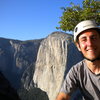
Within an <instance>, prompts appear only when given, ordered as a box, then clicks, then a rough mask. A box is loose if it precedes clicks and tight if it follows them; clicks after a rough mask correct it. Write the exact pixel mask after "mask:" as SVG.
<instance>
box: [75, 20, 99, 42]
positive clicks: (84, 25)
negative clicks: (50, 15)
mask: <svg viewBox="0 0 100 100" xmlns="http://www.w3.org/2000/svg"><path fill="white" fill-rule="evenodd" d="M91 28H96V29H100V27H98V26H97V24H96V23H95V21H93V20H85V21H82V22H80V23H79V24H77V25H76V27H75V28H74V42H76V41H77V36H78V35H79V34H80V33H81V32H83V31H85V30H87V29H91Z"/></svg>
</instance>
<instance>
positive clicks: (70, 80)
mask: <svg viewBox="0 0 100 100" xmlns="http://www.w3.org/2000/svg"><path fill="white" fill-rule="evenodd" d="M77 84H78V83H77V72H76V71H75V68H74V67H72V68H71V69H70V70H69V72H68V73H67V75H66V78H65V80H64V83H63V84H62V87H61V90H60V92H64V93H66V94H69V95H70V96H71V94H72V93H73V92H74V91H75V90H76V89H77Z"/></svg>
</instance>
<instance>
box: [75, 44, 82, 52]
mask: <svg viewBox="0 0 100 100" xmlns="http://www.w3.org/2000/svg"><path fill="white" fill-rule="evenodd" d="M75 44H76V47H77V48H78V50H79V51H81V48H80V44H79V43H75Z"/></svg>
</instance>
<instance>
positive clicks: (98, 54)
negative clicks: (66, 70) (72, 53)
mask: <svg viewBox="0 0 100 100" xmlns="http://www.w3.org/2000/svg"><path fill="white" fill-rule="evenodd" d="M78 40H79V42H78V43H77V44H76V45H77V47H78V49H79V51H81V52H82V54H83V56H84V57H85V58H86V59H88V60H90V61H93V60H95V59H97V58H100V35H99V33H98V32H97V31H96V30H94V29H89V30H86V31H84V32H82V33H81V34H80V36H79V38H78Z"/></svg>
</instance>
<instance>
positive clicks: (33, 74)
mask: <svg viewBox="0 0 100 100" xmlns="http://www.w3.org/2000/svg"><path fill="white" fill-rule="evenodd" d="M81 59H82V56H81V54H80V53H79V52H78V50H77V48H76V47H75V45H74V43H73V36H72V35H70V34H66V33H63V32H53V33H52V34H50V35H49V36H48V37H46V38H44V39H40V40H32V41H17V40H10V39H2V38H1V39H0V69H1V71H2V72H3V73H4V75H5V76H6V77H7V78H8V79H9V81H10V82H11V84H12V85H13V87H16V88H17V89H19V91H18V92H19V96H20V97H21V99H22V100H55V98H56V96H57V94H58V92H59V90H60V88H61V85H62V82H63V80H64V78H65V76H66V74H67V72H68V70H69V69H70V68H71V66H72V65H74V64H76V63H77V62H78V61H80V60H81ZM20 86H21V87H20Z"/></svg>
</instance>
